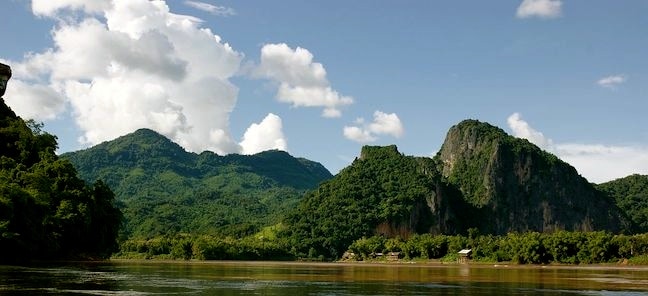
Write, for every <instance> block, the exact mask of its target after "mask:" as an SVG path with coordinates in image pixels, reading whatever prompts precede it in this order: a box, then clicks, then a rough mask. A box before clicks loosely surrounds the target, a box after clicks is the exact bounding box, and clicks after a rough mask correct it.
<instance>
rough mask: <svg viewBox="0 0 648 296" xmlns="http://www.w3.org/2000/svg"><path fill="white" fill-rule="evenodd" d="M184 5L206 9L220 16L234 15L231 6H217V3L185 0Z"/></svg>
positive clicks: (234, 12)
mask: <svg viewBox="0 0 648 296" xmlns="http://www.w3.org/2000/svg"><path fill="white" fill-rule="evenodd" d="M184 3H185V5H187V6H189V7H193V8H195V9H198V10H202V11H206V12H209V13H211V14H213V15H220V16H231V15H236V11H234V9H233V8H231V7H225V6H218V5H213V4H209V3H205V2H200V1H188V0H187V1H185V2H184Z"/></svg>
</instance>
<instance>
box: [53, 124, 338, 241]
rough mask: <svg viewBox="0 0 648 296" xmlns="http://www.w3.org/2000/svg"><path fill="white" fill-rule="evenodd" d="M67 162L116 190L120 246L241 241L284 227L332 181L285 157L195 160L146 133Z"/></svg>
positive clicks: (313, 166)
mask: <svg viewBox="0 0 648 296" xmlns="http://www.w3.org/2000/svg"><path fill="white" fill-rule="evenodd" d="M63 157H64V158H67V159H69V160H70V161H71V162H72V163H73V164H74V165H75V167H76V168H77V169H78V170H79V174H80V176H82V177H83V178H84V179H85V180H96V179H101V180H105V182H106V183H107V184H108V185H109V186H110V187H111V188H113V190H114V191H115V194H116V198H117V200H118V201H119V202H120V205H121V209H122V211H123V212H124V220H125V222H124V228H123V232H122V234H121V237H122V239H127V238H151V237H156V236H163V235H174V234H179V233H192V234H206V235H215V236H233V237H244V236H247V235H250V234H253V233H256V232H258V231H259V230H260V229H261V228H263V227H264V226H267V225H274V224H277V223H278V222H280V221H281V219H282V218H283V217H284V214H285V213H286V212H287V211H288V209H292V208H294V207H296V205H297V203H298V202H299V200H300V199H301V197H302V196H303V194H304V192H305V190H306V189H310V188H313V187H315V186H317V185H318V184H319V182H321V181H323V180H326V179H328V178H330V177H331V174H330V173H329V172H328V171H327V170H326V169H325V168H324V167H323V166H322V165H321V164H319V163H315V162H312V161H308V160H305V159H297V158H294V157H292V156H290V155H289V154H287V153H286V152H283V151H266V152H262V153H259V154H256V155H227V156H218V155H216V154H214V153H211V152H203V153H201V154H194V153H189V152H186V151H185V150H184V149H182V147H180V146H179V145H177V144H175V143H173V142H171V141H170V140H169V139H167V138H165V137H163V136H161V135H159V134H158V133H156V132H154V131H151V130H147V129H141V130H138V131H136V132H134V133H132V134H129V135H126V136H123V137H120V138H118V139H115V140H113V141H110V142H105V143H102V144H100V145H97V146H95V147H92V148H90V149H87V150H83V151H78V152H74V153H68V154H64V155H63Z"/></svg>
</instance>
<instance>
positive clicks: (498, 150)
mask: <svg viewBox="0 0 648 296" xmlns="http://www.w3.org/2000/svg"><path fill="white" fill-rule="evenodd" d="M62 157H64V158H67V159H69V160H70V161H71V162H72V163H73V164H74V165H75V167H76V168H77V170H78V171H79V174H80V176H81V177H82V178H83V179H85V180H88V181H94V180H96V179H102V180H104V181H105V182H106V183H107V184H108V185H109V186H110V187H111V188H112V190H113V191H114V192H115V194H116V198H117V200H118V201H119V202H120V205H121V206H120V207H121V209H122V211H123V212H124V217H125V228H124V231H123V235H125V236H127V237H131V238H132V237H153V236H160V235H170V234H178V233H192V234H201V233H203V234H215V235H227V236H235V237H243V236H246V235H250V234H252V233H256V232H258V231H259V230H261V229H262V228H263V227H264V226H269V225H275V224H278V223H284V225H285V226H286V227H284V229H285V230H283V232H282V233H280V234H279V235H280V236H282V237H285V238H287V239H289V241H290V245H292V246H295V248H297V249H300V248H301V251H302V252H309V249H310V248H315V249H317V250H316V253H318V254H326V255H327V257H331V258H335V257H338V256H339V255H340V252H343V251H344V250H345V248H347V247H348V246H349V244H350V243H351V242H353V241H354V240H356V239H358V238H361V237H363V236H367V237H369V236H372V235H376V234H382V235H384V236H388V237H396V236H400V237H408V236H409V235H411V234H414V233H437V234H441V233H443V234H454V233H462V234H465V233H467V232H468V230H469V229H474V231H478V232H479V233H482V234H506V233H508V232H525V231H539V232H553V231H557V230H571V231H593V230H608V231H611V232H614V233H620V232H625V233H630V232H638V231H648V222H646V221H647V220H648V189H647V188H648V176H639V175H635V176H630V177H628V178H624V179H619V180H615V181H611V182H608V183H605V184H600V185H595V184H592V183H590V182H588V181H587V180H586V179H585V178H583V177H581V176H580V175H579V174H578V173H577V171H576V170H575V169H574V168H573V167H572V166H570V165H569V164H567V163H565V162H563V161H561V160H560V159H558V158H557V157H556V156H554V155H552V154H550V153H548V152H546V151H543V150H541V149H540V148H538V147H537V146H535V145H533V144H532V143H530V142H528V141H527V140H524V139H519V138H515V137H512V136H510V135H508V134H507V133H506V132H504V131H503V130H502V129H500V128H497V127H495V126H492V125H490V124H488V123H484V122H479V121H476V120H465V121H462V122H461V123H459V124H457V125H455V126H453V127H452V128H450V130H449V131H448V134H447V136H446V139H445V141H444V143H443V146H442V148H441V150H440V151H439V152H438V153H437V155H436V156H435V157H433V158H428V157H413V156H405V155H403V154H401V153H400V152H398V149H397V148H396V146H386V147H378V146H365V147H363V148H362V151H361V153H360V156H359V157H358V158H357V159H356V160H355V161H354V162H353V163H352V164H351V165H350V166H348V167H346V168H344V169H343V170H342V171H341V172H340V173H339V174H338V175H336V176H335V177H333V176H331V174H330V173H329V172H328V171H327V170H326V169H325V168H324V167H323V166H322V165H321V164H319V163H317V162H313V161H309V160H306V159H303V158H295V157H292V156H290V155H289V154H288V153H286V152H283V151H266V152H262V153H259V154H255V155H227V156H219V155H216V154H214V153H211V152H203V153H201V154H195V153H189V152H186V151H185V150H184V149H182V147H180V146H179V145H177V144H175V143H173V142H171V141H170V140H169V139H167V138H165V137H164V136H161V135H160V134H158V133H156V132H154V131H151V130H147V129H141V130H138V131H136V132H134V133H132V134H129V135H126V136H123V137H120V138H118V139H115V140H113V141H110V142H105V143H102V144H100V145H97V146H95V147H92V148H90V149H87V150H83V151H78V152H73V153H67V154H64V155H63V156H62Z"/></svg>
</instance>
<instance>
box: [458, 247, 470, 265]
mask: <svg viewBox="0 0 648 296" xmlns="http://www.w3.org/2000/svg"><path fill="white" fill-rule="evenodd" d="M458 254H459V259H458V262H459V263H468V261H470V259H471V257H472V249H463V250H461V251H459V253H458Z"/></svg>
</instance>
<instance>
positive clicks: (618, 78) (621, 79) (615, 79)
mask: <svg viewBox="0 0 648 296" xmlns="http://www.w3.org/2000/svg"><path fill="white" fill-rule="evenodd" d="M626 80H627V78H626V76H625V75H621V74H619V75H611V76H607V77H603V78H601V79H599V80H598V81H596V84H598V85H599V86H601V87H605V88H611V89H614V88H616V87H617V86H619V85H621V84H623V83H625V82H626Z"/></svg>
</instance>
